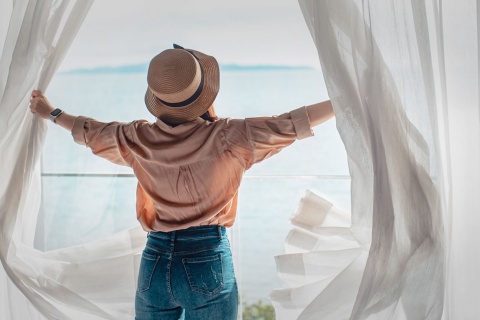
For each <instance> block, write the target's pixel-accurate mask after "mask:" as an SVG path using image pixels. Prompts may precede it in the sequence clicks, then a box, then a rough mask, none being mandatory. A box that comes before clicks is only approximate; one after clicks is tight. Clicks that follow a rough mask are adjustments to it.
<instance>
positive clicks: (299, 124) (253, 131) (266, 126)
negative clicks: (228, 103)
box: [227, 107, 313, 169]
mask: <svg viewBox="0 0 480 320" xmlns="http://www.w3.org/2000/svg"><path fill="white" fill-rule="evenodd" d="M312 135H313V131H312V129H311V126H310V121H309V119H308V113H307V110H306V108H305V107H301V108H298V109H295V110H293V111H291V112H287V113H284V114H282V115H280V116H274V117H258V118H247V119H245V120H232V121H231V125H230V128H229V130H228V131H227V141H229V142H231V143H232V144H233V145H235V147H236V149H238V150H245V149H247V148H248V149H249V151H250V152H248V153H246V152H241V155H242V156H243V158H244V159H245V162H246V167H247V169H248V168H250V167H251V166H252V165H253V164H254V163H258V162H260V161H262V160H264V159H267V158H269V157H271V156H272V155H274V154H277V153H278V152H280V151H281V150H282V149H283V148H285V147H286V146H288V145H290V144H292V143H293V142H294V141H295V140H297V139H304V138H307V137H310V136H312Z"/></svg>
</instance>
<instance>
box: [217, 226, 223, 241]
mask: <svg viewBox="0 0 480 320" xmlns="http://www.w3.org/2000/svg"><path fill="white" fill-rule="evenodd" d="M217 231H218V241H222V229H221V227H220V226H217Z"/></svg>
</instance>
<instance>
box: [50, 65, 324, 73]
mask: <svg viewBox="0 0 480 320" xmlns="http://www.w3.org/2000/svg"><path fill="white" fill-rule="evenodd" d="M220 70H221V71H275V70H278V71H287V70H291V71H294V70H316V68H315V67H312V66H305V65H303V66H302V65H297V66H292V65H281V64H275V65H270V64H245V65H242V64H235V63H231V64H220ZM147 71H148V63H141V64H128V65H119V66H98V67H93V68H75V69H71V70H63V71H59V72H58V73H59V74H95V73H98V74H101V73H146V72H147Z"/></svg>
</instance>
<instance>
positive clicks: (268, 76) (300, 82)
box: [41, 68, 350, 303]
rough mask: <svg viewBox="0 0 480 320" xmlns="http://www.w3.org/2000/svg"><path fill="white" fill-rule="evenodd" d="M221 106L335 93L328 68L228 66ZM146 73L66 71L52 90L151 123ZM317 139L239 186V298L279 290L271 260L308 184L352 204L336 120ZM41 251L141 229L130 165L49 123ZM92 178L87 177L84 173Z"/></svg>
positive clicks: (243, 113) (251, 109) (225, 110)
mask: <svg viewBox="0 0 480 320" xmlns="http://www.w3.org/2000/svg"><path fill="white" fill-rule="evenodd" d="M221 77H222V80H221V89H220V93H219V95H218V97H217V100H216V102H215V109H216V111H217V114H218V115H219V116H221V117H230V118H245V117H255V116H270V115H278V114H281V113H284V112H287V111H290V110H292V109H295V108H298V107H301V106H303V105H309V104H313V103H315V102H319V101H323V100H326V99H328V95H327V92H326V89H325V85H324V83H323V78H322V74H321V71H319V70H313V69H295V68H292V69H282V68H279V69H258V70H256V69H254V68H253V69H252V68H250V69H247V70H242V69H241V68H240V69H234V70H222V73H221ZM145 90H146V76H145V74H144V73H136V72H123V73H120V72H113V73H112V72H85V73H60V74H57V75H56V76H55V78H54V79H53V81H52V83H51V85H50V87H49V89H48V91H47V92H46V95H47V97H48V99H49V100H50V101H51V103H52V104H53V105H54V106H55V107H58V108H61V109H63V110H65V111H66V112H68V113H70V114H74V115H86V116H89V117H93V118H95V119H97V120H101V121H131V120H134V119H147V120H149V121H154V118H153V116H152V115H151V114H150V113H148V111H147V110H146V108H145V105H144V102H143V98H144V94H145ZM314 131H315V136H314V137H312V138H308V139H305V140H302V141H297V142H295V143H294V144H293V145H291V146H289V147H287V148H286V149H284V150H283V151H282V152H281V153H280V154H278V155H275V156H273V157H272V158H270V159H267V160H265V161H264V162H262V163H260V164H257V165H256V166H254V167H253V168H252V169H251V170H249V171H248V172H247V174H246V175H245V177H244V180H243V183H242V186H241V188H240V190H239V207H238V215H237V220H236V222H235V225H234V227H233V228H231V230H230V240H231V244H232V251H233V255H234V260H235V268H236V274H237V279H238V282H239V287H240V295H241V297H242V299H243V300H244V301H246V302H249V303H251V302H255V301H258V300H263V301H264V302H267V303H268V299H267V297H268V294H269V292H270V291H271V290H272V289H274V288H281V287H282V286H283V283H282V281H281V280H280V279H278V277H277V275H276V269H275V261H274V256H275V255H279V254H282V253H283V247H284V239H285V236H286V235H287V233H288V231H289V229H290V228H291V225H290V224H289V217H290V215H291V214H292V213H293V212H294V211H295V209H296V207H297V205H298V203H299V200H300V199H301V197H302V196H303V195H304V193H305V190H306V189H311V190H314V191H316V192H318V193H321V194H324V195H326V196H327V197H328V198H330V199H332V200H333V201H334V202H335V203H336V204H337V205H339V206H341V207H343V208H345V210H346V211H347V212H348V211H349V208H350V180H349V177H348V176H349V172H348V166H347V156H346V153H345V149H344V146H343V143H342V141H341V139H340V137H339V135H338V132H337V130H336V127H335V119H332V120H330V121H328V122H326V123H324V124H322V125H320V126H318V127H316V128H315V129H314ZM42 171H43V173H44V176H43V179H42V183H43V190H48V192H44V196H43V204H44V205H43V208H44V212H43V213H42V214H43V221H44V223H43V227H44V233H45V235H46V236H45V241H44V243H43V244H42V245H41V246H42V248H43V249H44V250H53V249H56V248H61V247H66V246H70V245H75V244H79V243H84V242H85V241H90V240H95V239H99V238H101V237H103V236H105V235H108V234H112V233H114V232H118V231H121V230H125V229H128V228H131V227H134V226H137V225H138V222H137V221H136V218H135V217H136V216H135V188H136V180H135V178H134V177H130V176H128V175H126V174H128V173H131V170H130V169H129V168H124V167H120V166H115V165H113V164H111V163H109V162H108V161H106V160H103V159H100V158H98V157H95V156H94V155H92V153H91V152H90V151H89V150H88V149H86V148H85V147H83V146H80V145H77V144H75V143H74V142H73V139H72V137H71V135H70V134H69V133H68V132H66V131H65V130H63V129H61V128H59V127H58V126H55V125H54V124H51V123H49V131H48V135H47V139H46V142H45V146H44V151H43V157H42ZM85 174H87V175H85Z"/></svg>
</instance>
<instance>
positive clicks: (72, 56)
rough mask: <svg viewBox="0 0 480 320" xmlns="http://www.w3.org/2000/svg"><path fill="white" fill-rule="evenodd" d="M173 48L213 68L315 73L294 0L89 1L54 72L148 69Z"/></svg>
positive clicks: (308, 38) (315, 61)
mask: <svg viewBox="0 0 480 320" xmlns="http://www.w3.org/2000/svg"><path fill="white" fill-rule="evenodd" d="M172 43H177V44H179V45H182V46H184V47H186V48H192V49H196V50H199V51H202V52H204V53H206V54H209V55H213V56H215V57H216V58H217V60H218V61H219V63H220V64H239V65H258V64H261V65H288V66H311V67H314V68H320V63H319V60H318V55H317V52H316V49H315V46H314V43H313V40H312V38H311V36H310V33H309V31H308V28H307V26H306V24H305V22H304V19H303V16H302V13H301V10H300V7H299V5H298V2H297V1H296V0H242V1H231V0H176V1H165V0H161V1H160V0H134V1H133V0H130V1H126V0H116V1H115V0H96V1H95V2H94V4H93V6H92V9H91V10H90V12H89V14H88V15H87V18H86V20H85V23H84V24H83V26H82V28H81V29H80V32H79V34H78V36H77V38H76V39H75V41H74V43H73V44H72V47H71V49H70V51H69V52H68V54H67V57H66V58H65V60H64V63H63V64H62V66H61V70H71V69H76V68H92V67H99V66H119V65H129V64H139V63H147V62H149V61H150V59H151V58H152V57H153V56H155V55H156V54H158V53H159V52H161V51H163V50H165V49H168V48H171V46H172Z"/></svg>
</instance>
